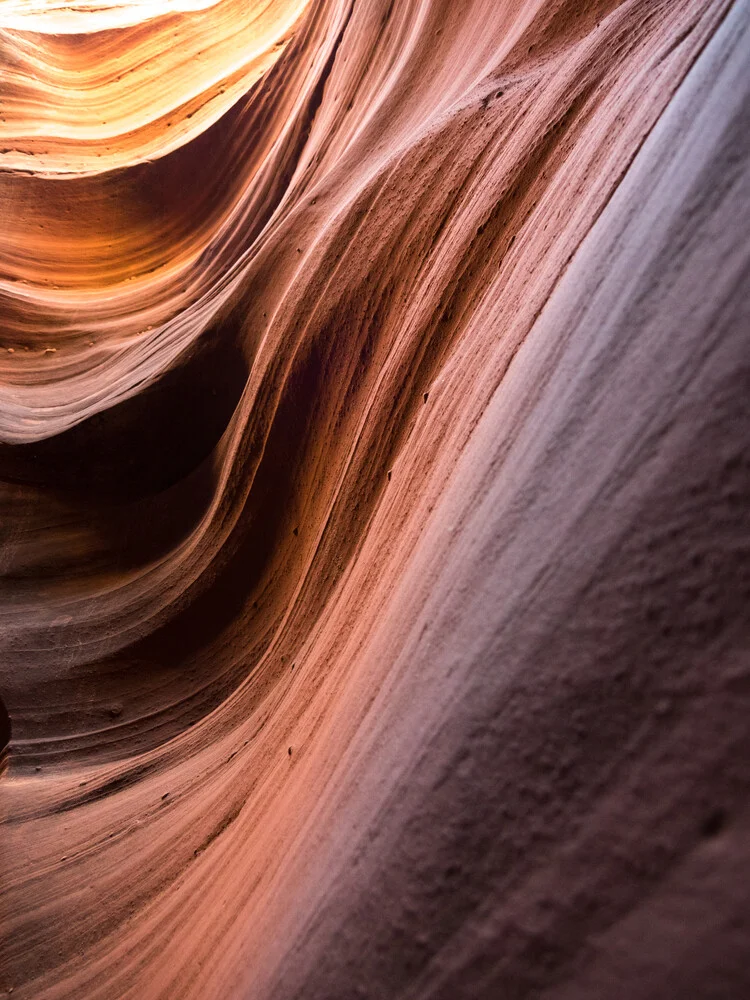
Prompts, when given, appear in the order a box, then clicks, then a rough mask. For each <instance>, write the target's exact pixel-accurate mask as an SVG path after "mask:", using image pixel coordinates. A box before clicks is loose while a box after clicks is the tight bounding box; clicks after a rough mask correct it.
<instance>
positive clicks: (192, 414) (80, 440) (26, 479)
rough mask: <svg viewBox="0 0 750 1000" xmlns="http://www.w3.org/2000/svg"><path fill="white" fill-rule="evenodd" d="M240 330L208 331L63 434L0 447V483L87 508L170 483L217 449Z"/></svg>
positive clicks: (240, 358) (242, 378)
mask: <svg viewBox="0 0 750 1000" xmlns="http://www.w3.org/2000/svg"><path fill="white" fill-rule="evenodd" d="M238 327H239V322H238V321H237V319H225V320H224V321H223V322H222V323H220V324H217V326H215V327H213V328H211V329H209V330H207V331H206V332H205V334H203V336H201V338H200V339H199V340H198V341H197V342H196V343H195V344H194V345H192V346H191V348H190V349H189V350H188V351H187V352H186V353H185V354H184V355H183V356H182V357H181V358H180V359H179V360H178V362H177V363H176V364H175V366H174V367H173V368H171V369H170V370H169V371H168V372H166V373H165V374H164V375H163V376H162V377H161V378H159V379H157V380H156V381H155V382H154V383H152V384H151V385H149V386H148V387H147V388H144V389H143V390H142V391H139V392H138V393H137V394H136V395H134V396H132V397H131V398H130V399H127V400H125V401H124V402H122V403H119V404H118V405H116V406H113V407H111V408H110V409H108V410H104V411H102V412H101V413H98V414H96V415H94V416H92V417H90V418H89V419H88V420H85V421H83V422H82V423H80V424H78V425H76V426H75V427H73V428H71V429H70V430H69V431H66V432H65V433H63V434H60V435H57V436H55V437H52V438H47V439H45V440H43V441H36V442H34V443H31V444H24V445H8V444H5V445H0V478H2V479H4V480H6V481H9V482H15V483H23V484H24V485H30V486H38V487H44V488H46V489H51V490H58V491H66V492H67V491H69V492H74V493H77V494H82V495H83V496H84V497H85V498H86V501H87V503H91V501H92V500H95V499H96V498H100V499H108V500H112V501H115V500H118V501H127V500H136V499H139V498H141V497H145V496H149V495H153V494H155V493H160V492H162V491H163V490H166V489H168V488H169V487H170V486H173V485H174V484H175V483H177V482H179V480H181V479H183V478H184V477H185V476H187V475H188V474H189V473H190V472H191V471H192V470H193V469H195V468H196V467H197V466H198V465H199V464H200V463H201V462H202V461H203V459H204V458H206V456H207V455H208V454H209V453H210V452H211V451H212V449H213V448H214V447H215V445H216V443H217V441H218V440H219V438H220V437H221V435H222V434H223V433H224V430H225V429H226V426H227V424H228V423H229V420H230V418H231V416H232V413H233V412H234V409H235V407H236V405H237V401H238V400H239V398H240V395H241V394H242V391H243V389H244V387H245V382H246V379H247V374H248V366H247V362H246V360H245V356H244V354H243V352H242V351H241V350H240V348H239V346H238V343H237V333H238Z"/></svg>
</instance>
